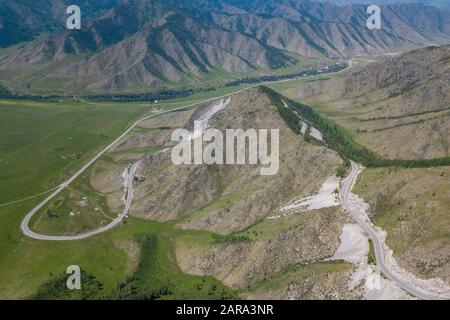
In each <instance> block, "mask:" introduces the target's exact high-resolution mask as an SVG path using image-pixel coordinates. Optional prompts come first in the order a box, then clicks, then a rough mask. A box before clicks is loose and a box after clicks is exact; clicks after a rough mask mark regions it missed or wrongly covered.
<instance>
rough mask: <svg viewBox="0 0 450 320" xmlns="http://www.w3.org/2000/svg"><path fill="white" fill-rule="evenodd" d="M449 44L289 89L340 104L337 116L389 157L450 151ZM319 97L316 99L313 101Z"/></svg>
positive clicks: (323, 102) (318, 101)
mask: <svg viewBox="0 0 450 320" xmlns="http://www.w3.org/2000/svg"><path fill="white" fill-rule="evenodd" d="M449 86H450V47H449V46H442V47H429V48H425V49H421V50H416V51H412V52H408V53H406V54H403V55H401V56H400V57H395V58H387V59H383V60H382V61H381V62H379V63H377V64H373V65H370V66H368V67H365V68H363V69H362V70H360V71H356V72H353V73H350V74H347V75H345V76H342V77H339V78H335V79H330V80H324V81H316V82H310V83H308V84H305V85H302V86H299V87H297V88H295V89H291V90H289V94H290V95H291V96H293V97H296V98H300V99H307V100H308V99H309V100H310V101H311V103H316V104H321V105H322V106H325V105H327V106H328V107H325V108H324V111H325V112H326V111H327V110H330V111H331V110H334V111H336V110H340V112H341V113H340V115H339V116H337V117H336V113H335V114H334V117H335V119H336V120H337V121H338V122H341V124H343V125H344V126H346V127H347V128H348V129H350V130H352V131H354V132H355V135H356V136H357V138H358V140H359V142H361V143H363V144H365V145H367V146H369V147H370V148H371V149H374V150H376V151H378V152H379V153H381V154H383V155H385V156H388V157H389V158H406V159H423V158H433V157H447V156H449V155H450V150H449V142H450V141H449V137H450V120H449V111H450V110H449V108H450V94H449V92H448V90H447V88H448V87H449ZM313 101H314V102H313Z"/></svg>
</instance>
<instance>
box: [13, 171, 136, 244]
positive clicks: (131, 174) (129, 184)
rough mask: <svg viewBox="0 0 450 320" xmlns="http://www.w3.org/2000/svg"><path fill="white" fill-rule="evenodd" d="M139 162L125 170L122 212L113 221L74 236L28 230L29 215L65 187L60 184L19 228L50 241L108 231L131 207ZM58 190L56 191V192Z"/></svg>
mask: <svg viewBox="0 0 450 320" xmlns="http://www.w3.org/2000/svg"><path fill="white" fill-rule="evenodd" d="M138 164H139V162H136V163H134V164H133V165H131V166H130V167H129V168H128V169H127V170H128V177H127V181H126V185H127V196H126V199H125V207H124V208H123V210H122V212H121V213H120V214H119V215H118V216H117V218H115V219H114V220H113V221H111V222H110V223H109V224H107V225H106V226H103V227H100V228H98V229H95V230H92V231H89V232H86V233H81V234H77V235H74V236H47V235H44V234H40V233H36V232H34V231H32V230H30V228H29V227H28V224H29V223H30V219H31V217H32V216H33V215H34V214H35V213H36V212H37V211H38V210H39V209H41V208H42V206H43V205H45V203H46V201H47V202H48V201H50V199H52V198H53V197H54V196H55V195H56V194H58V193H59V192H61V191H62V189H64V188H65V187H63V186H61V187H60V189H61V188H62V189H61V190H60V189H58V190H56V191H55V193H53V194H52V195H50V196H49V197H48V198H47V199H46V200H44V201H43V202H41V203H40V204H39V205H38V206H37V207H35V208H34V209H33V210H31V212H30V213H29V214H28V215H27V216H26V217H25V219H24V220H23V221H22V225H21V229H22V232H23V233H24V234H25V235H27V236H28V237H31V238H34V239H38V240H52V241H67V240H81V239H85V238H88V237H91V236H93V235H96V234H99V233H102V232H105V231H108V230H110V229H112V228H114V227H115V226H116V225H118V224H119V223H120V222H121V221H122V220H123V218H124V217H125V216H126V215H127V213H128V210H130V207H131V201H132V200H133V181H134V174H135V172H136V169H137V167H138ZM56 192H58V193H56Z"/></svg>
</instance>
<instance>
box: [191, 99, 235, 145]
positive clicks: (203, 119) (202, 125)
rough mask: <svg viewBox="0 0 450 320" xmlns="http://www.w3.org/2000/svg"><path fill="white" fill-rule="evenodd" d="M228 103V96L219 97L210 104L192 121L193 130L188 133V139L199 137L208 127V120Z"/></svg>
mask: <svg viewBox="0 0 450 320" xmlns="http://www.w3.org/2000/svg"><path fill="white" fill-rule="evenodd" d="M229 103H230V98H225V99H220V100H219V101H218V102H216V103H215V104H213V105H212V106H210V107H209V108H208V109H207V110H206V112H205V113H204V114H202V115H201V116H200V117H199V118H198V119H197V120H195V123H194V132H193V133H192V134H191V135H190V137H189V139H188V140H195V139H197V138H200V137H201V136H202V134H203V133H204V132H205V131H206V129H208V121H209V119H211V118H212V117H213V116H214V115H215V114H216V113H217V112H219V111H220V110H222V109H224V108H225V107H226V106H227V105H228V104H229Z"/></svg>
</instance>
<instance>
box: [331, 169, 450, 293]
mask: <svg viewBox="0 0 450 320" xmlns="http://www.w3.org/2000/svg"><path fill="white" fill-rule="evenodd" d="M358 172H359V165H358V164H356V163H355V162H353V161H351V171H350V174H349V175H348V176H347V177H346V178H345V179H344V181H343V185H342V188H341V191H340V193H339V200H340V202H341V203H342V206H343V207H344V208H345V209H346V210H347V211H348V212H349V213H350V215H351V216H352V217H353V219H354V220H355V221H356V222H357V223H358V224H359V225H360V226H361V228H363V229H364V231H365V232H366V233H367V234H368V236H369V238H370V239H371V240H372V243H373V247H374V251H375V258H376V262H377V267H378V268H379V270H380V272H381V273H382V274H383V275H384V276H385V277H386V278H388V279H389V280H391V281H393V282H394V283H395V284H397V285H398V286H399V287H400V288H402V289H403V290H405V291H406V292H408V293H409V294H411V295H413V296H415V297H417V298H419V299H424V300H440V299H443V298H442V297H440V296H435V295H430V294H428V293H426V292H424V291H423V290H422V289H420V288H417V287H415V286H413V285H411V284H410V283H406V282H404V281H402V279H399V278H398V277H397V276H395V274H393V273H392V272H391V271H390V270H389V267H388V266H386V262H385V259H384V254H383V240H382V239H380V238H379V235H378V233H377V232H376V231H375V229H374V228H373V226H372V225H371V224H370V223H369V222H368V221H366V220H365V219H364V218H363V216H361V215H360V214H359V213H358V210H357V208H354V207H353V206H352V205H351V203H350V201H349V199H348V197H349V193H350V191H351V187H352V183H353V181H354V180H355V179H356V177H357V176H358Z"/></svg>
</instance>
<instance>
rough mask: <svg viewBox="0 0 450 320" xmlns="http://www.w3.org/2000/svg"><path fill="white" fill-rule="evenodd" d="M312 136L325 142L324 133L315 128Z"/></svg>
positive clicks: (312, 128)
mask: <svg viewBox="0 0 450 320" xmlns="http://www.w3.org/2000/svg"><path fill="white" fill-rule="evenodd" d="M310 136H311V137H313V138H314V139H316V140H319V141H323V136H322V133H320V131H319V130H317V129H316V128H314V127H311V132H310Z"/></svg>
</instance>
